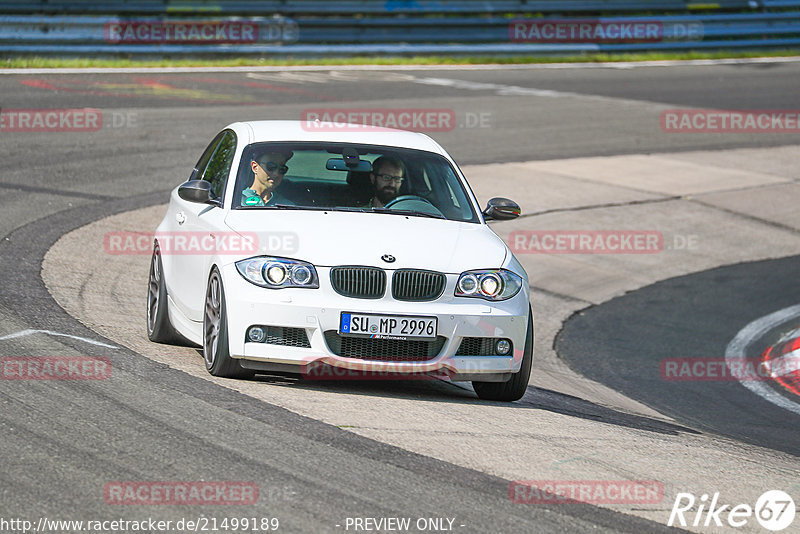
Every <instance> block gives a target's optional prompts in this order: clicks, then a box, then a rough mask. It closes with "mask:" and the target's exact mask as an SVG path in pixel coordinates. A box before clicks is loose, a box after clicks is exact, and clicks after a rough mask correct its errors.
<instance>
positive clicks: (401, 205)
mask: <svg viewBox="0 0 800 534" xmlns="http://www.w3.org/2000/svg"><path fill="white" fill-rule="evenodd" d="M393 206H394V207H395V209H398V210H400V209H408V210H411V211H417V212H420V213H427V214H429V215H435V216H440V217H444V214H443V213H442V212H441V211H439V208H437V207H436V206H434V205H433V203H432V202H431V201H430V200H428V199H427V198H423V197H420V196H417V195H400V196H399V197H397V198H395V199H392V200H390V201H389V202H387V203H386V206H385V207H387V208H389V209H391V208H392V207H393Z"/></svg>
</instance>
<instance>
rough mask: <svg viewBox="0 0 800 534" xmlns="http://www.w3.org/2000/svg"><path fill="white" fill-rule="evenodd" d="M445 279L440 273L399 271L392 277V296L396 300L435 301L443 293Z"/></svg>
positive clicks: (413, 270)
mask: <svg viewBox="0 0 800 534" xmlns="http://www.w3.org/2000/svg"><path fill="white" fill-rule="evenodd" d="M446 281H447V280H446V278H445V276H444V275H443V274H442V273H436V272H433V271H420V270H416V269H399V270H397V271H395V273H394V276H392V296H393V297H394V298H395V299H397V300H406V301H425V300H436V299H437V298H439V295H441V294H442V292H443V291H444V285H445V283H446Z"/></svg>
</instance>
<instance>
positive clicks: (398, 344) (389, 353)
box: [325, 330, 445, 362]
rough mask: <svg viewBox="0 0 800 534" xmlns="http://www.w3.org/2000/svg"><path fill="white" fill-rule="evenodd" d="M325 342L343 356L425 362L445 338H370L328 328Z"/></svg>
mask: <svg viewBox="0 0 800 534" xmlns="http://www.w3.org/2000/svg"><path fill="white" fill-rule="evenodd" d="M325 342H326V343H327V344H328V348H329V349H330V350H331V352H333V353H334V354H336V355H337V356H342V357H344V358H355V359H358V360H375V361H381V362H427V361H430V360H432V359H434V358H435V357H436V356H438V355H439V352H441V350H442V347H444V342H445V338H444V337H442V336H437V337H436V339H434V340H433V341H401V340H398V339H370V338H365V337H350V336H340V335H339V333H338V332H336V330H328V331H327V332H325Z"/></svg>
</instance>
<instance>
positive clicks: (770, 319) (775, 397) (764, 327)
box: [725, 304, 800, 415]
mask: <svg viewBox="0 0 800 534" xmlns="http://www.w3.org/2000/svg"><path fill="white" fill-rule="evenodd" d="M795 317H800V304H798V305H796V306H791V307H789V308H784V309H782V310H778V311H776V312H775V313H771V314H769V315H766V316H764V317H761V318H760V319H756V320H755V321H753V322H752V323H750V324H748V325H747V326H745V327H744V328H742V329H741V330H739V333H738V334H736V337H734V338H733V339H732V340H731V342H730V343H728V347H727V348H726V349H725V361H726V363H727V364H728V367H729V368H731V369H732V368H733V367H732V366H733V363H734V361H737V360H738V361H740V360H741V359H742V358H745V357H746V354H747V348H748V347H749V346H750V344H751V343H753V341H755V340H756V339H758V338H760V337H761V336H763V335H765V334H766V333H767V332H769V331H770V330H772V329H773V328H775V327H776V326H778V325H779V324H781V323H783V322H785V321H789V320H791V319H794V318H795ZM739 383H740V384H741V385H742V386H744V387H746V388H747V389H749V390H750V391H752V392H753V393H755V394H756V395H758V396H759V397H761V398H762V399H764V400H766V401H767V402H771V403H772V404H774V405H776V406H779V407H781V408H783V409H784V410H788V411H790V412H792V413H795V414H797V415H800V404H797V403H796V402H792V401H791V400H789V399H788V398H786V397H784V396H783V395H781V394H779V393H777V392H775V391H773V390H772V389H770V388H769V387H767V385H766V384H764V383H761V382H757V381H749V380H739Z"/></svg>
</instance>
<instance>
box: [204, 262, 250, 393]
mask: <svg viewBox="0 0 800 534" xmlns="http://www.w3.org/2000/svg"><path fill="white" fill-rule="evenodd" d="M203 359H204V360H205V363H206V370H208V372H209V373H211V374H212V375H214V376H219V377H223V378H248V377H251V376H253V375H254V373H253V372H252V371H250V370H248V369H244V368H242V366H241V365H240V364H239V361H238V360H236V359H235V358H231V356H230V352H229V347H228V318H227V314H226V308H225V289H224V288H223V287H222V276H220V274H219V271H218V270H217V269H216V267H215V268H214V270H213V271H211V276H210V277H209V278H208V289H207V291H206V304H205V313H204V315H203Z"/></svg>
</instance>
